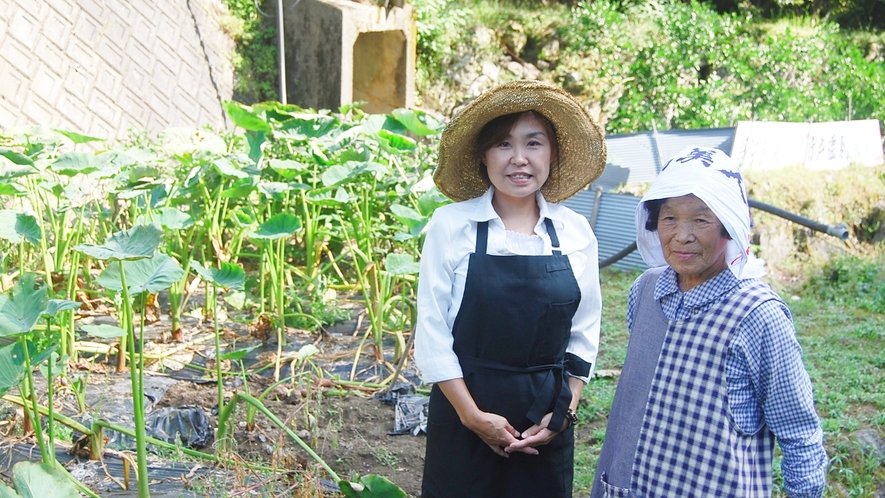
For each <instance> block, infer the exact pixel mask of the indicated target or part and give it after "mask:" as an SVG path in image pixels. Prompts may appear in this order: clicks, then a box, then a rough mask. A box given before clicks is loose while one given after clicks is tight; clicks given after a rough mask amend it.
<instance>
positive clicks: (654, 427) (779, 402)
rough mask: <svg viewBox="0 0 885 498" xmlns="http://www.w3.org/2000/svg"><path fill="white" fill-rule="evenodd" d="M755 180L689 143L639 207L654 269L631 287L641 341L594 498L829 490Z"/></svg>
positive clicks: (634, 343) (634, 340)
mask: <svg viewBox="0 0 885 498" xmlns="http://www.w3.org/2000/svg"><path fill="white" fill-rule="evenodd" d="M743 187H744V186H743V184H742V179H741V174H740V172H739V171H738V168H737V166H736V165H735V163H734V162H733V161H732V160H731V158H729V157H728V156H727V155H726V154H725V153H724V152H722V151H720V150H717V149H709V148H705V147H694V146H692V147H688V148H686V149H685V150H683V151H682V152H681V153H680V154H678V155H677V156H676V157H674V158H673V159H672V160H670V162H668V163H667V164H666V165H665V166H664V168H663V169H662V170H661V174H660V175H659V176H658V178H657V179H656V180H655V182H654V183H653V184H652V186H651V188H650V189H649V191H648V193H647V194H645V196H644V197H643V198H642V201H641V202H640V203H639V205H638V206H637V208H636V239H637V246H638V247H639V252H640V254H641V255H642V258H643V259H644V260H645V262H646V263H647V264H648V265H649V266H650V267H652V269H650V270H647V271H646V272H645V273H643V274H642V276H640V277H639V278H638V279H637V280H636V282H634V284H633V287H632V288H631V289H630V297H629V300H628V304H627V326H628V328H629V330H630V343H629V346H628V348H627V358H626V360H625V362H624V368H623V370H622V372H621V376H620V379H619V380H618V390H617V392H616V394H615V399H614V402H613V404H612V409H611V414H610V416H609V422H608V428H607V430H606V434H605V442H604V443H603V447H602V454H601V455H600V457H599V462H598V465H597V471H596V479H595V480H594V485H593V492H592V495H591V496H592V497H594V498H603V497H606V498H607V497H622V496H623V497H627V496H643V497H646V498H652V497H671V496H722V497H767V496H771V493H772V464H773V458H774V440H775V438H776V439H777V441H778V443H779V445H780V447H781V450H782V451H783V455H784V457H783V462H782V469H783V476H784V486H785V488H786V491H787V495H788V496H791V497H799V496H801V497H819V496H821V494H822V493H823V489H824V481H825V477H826V468H827V453H826V451H825V449H824V445H823V432H822V430H821V426H820V420H819V419H818V416H817V413H816V412H815V410H814V397H813V395H812V390H811V381H810V380H809V377H808V373H807V372H806V371H805V367H804V366H803V364H802V351H801V348H800V347H799V343H798V342H797V341H796V335H795V331H794V329H793V321H792V319H791V317H790V311H789V310H788V309H787V306H786V305H785V304H784V302H783V301H782V300H781V299H780V297H778V295H777V294H775V293H774V291H772V290H771V288H770V287H769V286H768V285H767V284H765V283H764V282H762V280H760V279H759V278H758V277H759V276H761V275H762V274H764V271H763V270H762V267H761V264H759V263H761V260H754V259H752V257H751V253H750V245H749V234H750V215H749V210H750V208H749V205H748V203H747V198H746V195H745V193H744V188H743Z"/></svg>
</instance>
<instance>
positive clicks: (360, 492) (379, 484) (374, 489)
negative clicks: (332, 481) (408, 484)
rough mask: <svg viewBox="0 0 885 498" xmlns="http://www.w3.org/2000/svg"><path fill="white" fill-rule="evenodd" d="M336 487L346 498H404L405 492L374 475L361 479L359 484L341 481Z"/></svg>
mask: <svg viewBox="0 0 885 498" xmlns="http://www.w3.org/2000/svg"><path fill="white" fill-rule="evenodd" d="M338 486H339V487H340V488H341V492H342V493H344V496H347V497H348V498H406V492H405V491H403V490H402V489H400V488H398V487H397V486H396V484H393V483H392V482H390V481H388V480H387V479H386V478H384V477H381V476H379V475H374V474H370V475H367V476H363V477H361V478H360V482H359V484H356V483H351V482H349V481H346V480H344V479H342V480H341V481H338Z"/></svg>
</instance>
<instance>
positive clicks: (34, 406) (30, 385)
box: [18, 336, 55, 465]
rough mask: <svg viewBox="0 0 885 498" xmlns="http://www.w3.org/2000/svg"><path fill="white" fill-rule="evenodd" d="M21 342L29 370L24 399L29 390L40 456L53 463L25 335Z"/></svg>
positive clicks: (22, 395) (32, 418) (23, 394)
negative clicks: (41, 419)
mask: <svg viewBox="0 0 885 498" xmlns="http://www.w3.org/2000/svg"><path fill="white" fill-rule="evenodd" d="M18 342H19V344H21V347H22V352H23V354H24V356H25V372H27V377H28V388H27V389H26V390H23V392H21V393H19V394H21V397H22V401H24V400H25V399H26V398H25V392H24V391H27V392H28V394H29V396H28V397H29V398H30V399H31V405H32V407H31V409H32V410H33V412H32V413H33V415H29V416H30V417H31V424H32V425H33V426H34V436H35V437H36V438H37V445H39V446H40V456H41V457H42V458H43V463H46V464H50V465H51V464H52V462H54V461H55V453H54V452H53V454H52V455H50V454H49V450H48V448H46V442H45V441H44V440H43V426H42V425H41V423H40V412H39V411H38V410H37V396H36V392H35V390H34V372H32V371H31V355H30V353H29V352H28V341H27V340H25V338H24V336H20V337H19V340H18Z"/></svg>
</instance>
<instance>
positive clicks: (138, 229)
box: [74, 224, 163, 261]
mask: <svg viewBox="0 0 885 498" xmlns="http://www.w3.org/2000/svg"><path fill="white" fill-rule="evenodd" d="M162 240H163V230H162V229H160V228H159V227H158V226H157V225H155V224H151V225H136V226H134V227H132V228H130V229H129V230H123V231H122V232H117V233H115V234H113V235H111V236H110V237H109V238H108V240H107V241H105V243H104V244H101V245H96V244H79V245H76V246H74V250H75V251H80V252H82V253H84V254H87V255H89V256H92V257H93V258H97V259H110V260H114V261H120V260H134V259H143V258H149V257H151V256H152V255H153V254H154V252H155V251H156V250H157V247H159V246H160V242H162Z"/></svg>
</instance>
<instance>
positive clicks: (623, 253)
mask: <svg viewBox="0 0 885 498" xmlns="http://www.w3.org/2000/svg"><path fill="white" fill-rule="evenodd" d="M635 250H636V241H635V240H634V241H633V243H632V244H630V245H629V246H627V247H625V248H623V249H621V250H620V251H618V252H617V254H612V255H611V256H609V257H607V258H605V260H604V261H602V262H600V263H599V267H600V268H605V267H606V266H609V265H613V264H615V263H617V262H618V261H620V260H622V259H624V258H626V257H627V256H628V255H629V254H630V253H631V252H633V251H635Z"/></svg>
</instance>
